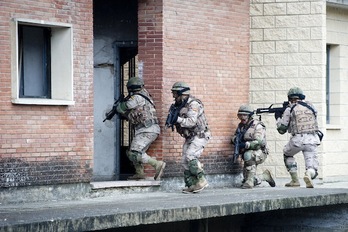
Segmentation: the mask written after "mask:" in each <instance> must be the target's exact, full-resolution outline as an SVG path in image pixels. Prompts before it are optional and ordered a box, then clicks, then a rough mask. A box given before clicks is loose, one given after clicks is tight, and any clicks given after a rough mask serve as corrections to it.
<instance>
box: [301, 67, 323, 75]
mask: <svg viewBox="0 0 348 232" xmlns="http://www.w3.org/2000/svg"><path fill="white" fill-rule="evenodd" d="M298 70H299V77H305V78H306V77H309V78H313V77H324V75H325V73H323V71H324V70H323V68H322V66H321V65H320V66H319V65H316V66H315V65H308V66H300V67H299V69H298Z"/></svg>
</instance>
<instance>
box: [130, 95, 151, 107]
mask: <svg viewBox="0 0 348 232" xmlns="http://www.w3.org/2000/svg"><path fill="white" fill-rule="evenodd" d="M133 95H139V96H142V97H143V98H145V99H146V100H147V101H148V102H150V104H151V105H152V106H153V107H155V108H156V106H155V104H153V102H152V101H151V100H150V98H148V97H147V96H145V95H144V94H141V93H134V94H133Z"/></svg>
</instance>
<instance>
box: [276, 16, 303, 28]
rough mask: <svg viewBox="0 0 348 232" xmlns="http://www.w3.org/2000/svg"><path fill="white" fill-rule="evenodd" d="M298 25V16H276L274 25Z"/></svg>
mask: <svg viewBox="0 0 348 232" xmlns="http://www.w3.org/2000/svg"><path fill="white" fill-rule="evenodd" d="M297 26H298V16H297V15H292V16H288V15H286V16H276V18H275V27H277V28H278V27H297Z"/></svg>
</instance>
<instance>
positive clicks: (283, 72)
mask: <svg viewBox="0 0 348 232" xmlns="http://www.w3.org/2000/svg"><path fill="white" fill-rule="evenodd" d="M276 77H277V78H279V77H281V78H284V77H287V78H294V77H298V66H278V67H276Z"/></svg>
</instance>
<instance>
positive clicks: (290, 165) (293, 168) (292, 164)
mask: <svg viewBox="0 0 348 232" xmlns="http://www.w3.org/2000/svg"><path fill="white" fill-rule="evenodd" d="M283 156H284V164H285V167H286V169H287V170H288V172H297V163H296V161H295V159H294V157H292V156H286V155H283Z"/></svg>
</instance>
